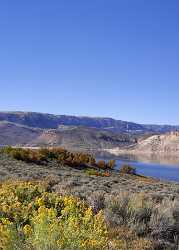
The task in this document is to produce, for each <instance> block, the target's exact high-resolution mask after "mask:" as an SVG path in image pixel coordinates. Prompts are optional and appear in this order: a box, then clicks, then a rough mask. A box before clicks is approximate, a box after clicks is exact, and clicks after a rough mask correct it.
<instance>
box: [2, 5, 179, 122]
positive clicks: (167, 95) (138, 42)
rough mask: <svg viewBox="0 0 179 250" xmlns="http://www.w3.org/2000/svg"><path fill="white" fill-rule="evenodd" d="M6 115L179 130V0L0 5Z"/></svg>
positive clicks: (3, 100)
mask: <svg viewBox="0 0 179 250" xmlns="http://www.w3.org/2000/svg"><path fill="white" fill-rule="evenodd" d="M0 110H25V111H41V112H48V113H56V114H74V115H90V116H107V117H114V118H117V119H123V120H128V121H135V122H141V123H168V124H169V123H170V124H179V1H178V0H51V1H50V0H29V1H25V0H2V1H0Z"/></svg>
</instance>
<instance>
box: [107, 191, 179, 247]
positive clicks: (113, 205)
mask: <svg viewBox="0 0 179 250" xmlns="http://www.w3.org/2000/svg"><path fill="white" fill-rule="evenodd" d="M105 220H106V223H107V224H108V226H109V227H110V228H113V230H114V231H115V230H117V231H118V230H121V228H124V229H128V230H127V231H126V232H127V234H126V235H128V234H130V233H132V234H134V235H137V237H139V239H145V240H146V239H148V240H150V241H151V242H152V248H153V249H157V250H161V249H163V250H171V249H172V250H175V249H179V201H178V200H172V199H166V198H165V199H164V198H163V199H161V200H159V199H158V200H156V199H155V197H147V196H146V195H145V194H144V193H140V194H132V195H130V194H127V193H121V194H120V195H118V196H115V197H114V196H112V197H111V198H109V200H108V201H107V203H106V207H105ZM120 236H121V235H120ZM138 243H139V241H138ZM130 244H131V242H130V241H129V245H130ZM139 249H140V248H139Z"/></svg>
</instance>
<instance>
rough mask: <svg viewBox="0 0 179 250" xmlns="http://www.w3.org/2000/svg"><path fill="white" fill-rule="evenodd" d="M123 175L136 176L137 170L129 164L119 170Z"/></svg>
mask: <svg viewBox="0 0 179 250" xmlns="http://www.w3.org/2000/svg"><path fill="white" fill-rule="evenodd" d="M119 172H120V173H121V174H136V168H135V167H132V166H130V165H128V164H123V165H122V166H121V168H120V169H119Z"/></svg>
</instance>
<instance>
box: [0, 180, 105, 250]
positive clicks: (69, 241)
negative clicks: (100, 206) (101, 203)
mask: <svg viewBox="0 0 179 250" xmlns="http://www.w3.org/2000/svg"><path fill="white" fill-rule="evenodd" d="M107 240H108V236H107V226H106V223H105V221H104V217H103V213H102V211H99V212H98V213H97V214H94V213H93V211H92V208H91V207H89V206H87V204H86V203H85V202H84V201H81V200H79V199H78V198H75V197H71V196H59V195H57V194H55V193H49V192H47V191H46V185H45V184H44V183H43V184H40V183H37V182H19V181H18V182H6V183H2V184H1V186H0V249H5V250H6V249H7V250H15V249H19V250H21V249H31V250H41V249H45V250H51V249H54V250H55V249H106V247H107V243H108V241H107Z"/></svg>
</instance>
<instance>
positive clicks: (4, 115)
mask: <svg viewBox="0 0 179 250" xmlns="http://www.w3.org/2000/svg"><path fill="white" fill-rule="evenodd" d="M0 121H8V122H13V123H17V124H21V125H25V126H29V127H34V128H42V129H57V128H58V127H59V126H60V125H67V126H69V125H70V126H86V127H91V128H97V129H105V130H109V131H113V132H118V133H126V132H128V133H165V132H168V131H172V130H176V129H178V128H179V126H170V125H144V124H137V123H133V122H127V121H121V120H115V119H112V118H100V117H84V116H83V117H81V116H80V117H79V116H67V115H52V114H43V113H35V112H0Z"/></svg>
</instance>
